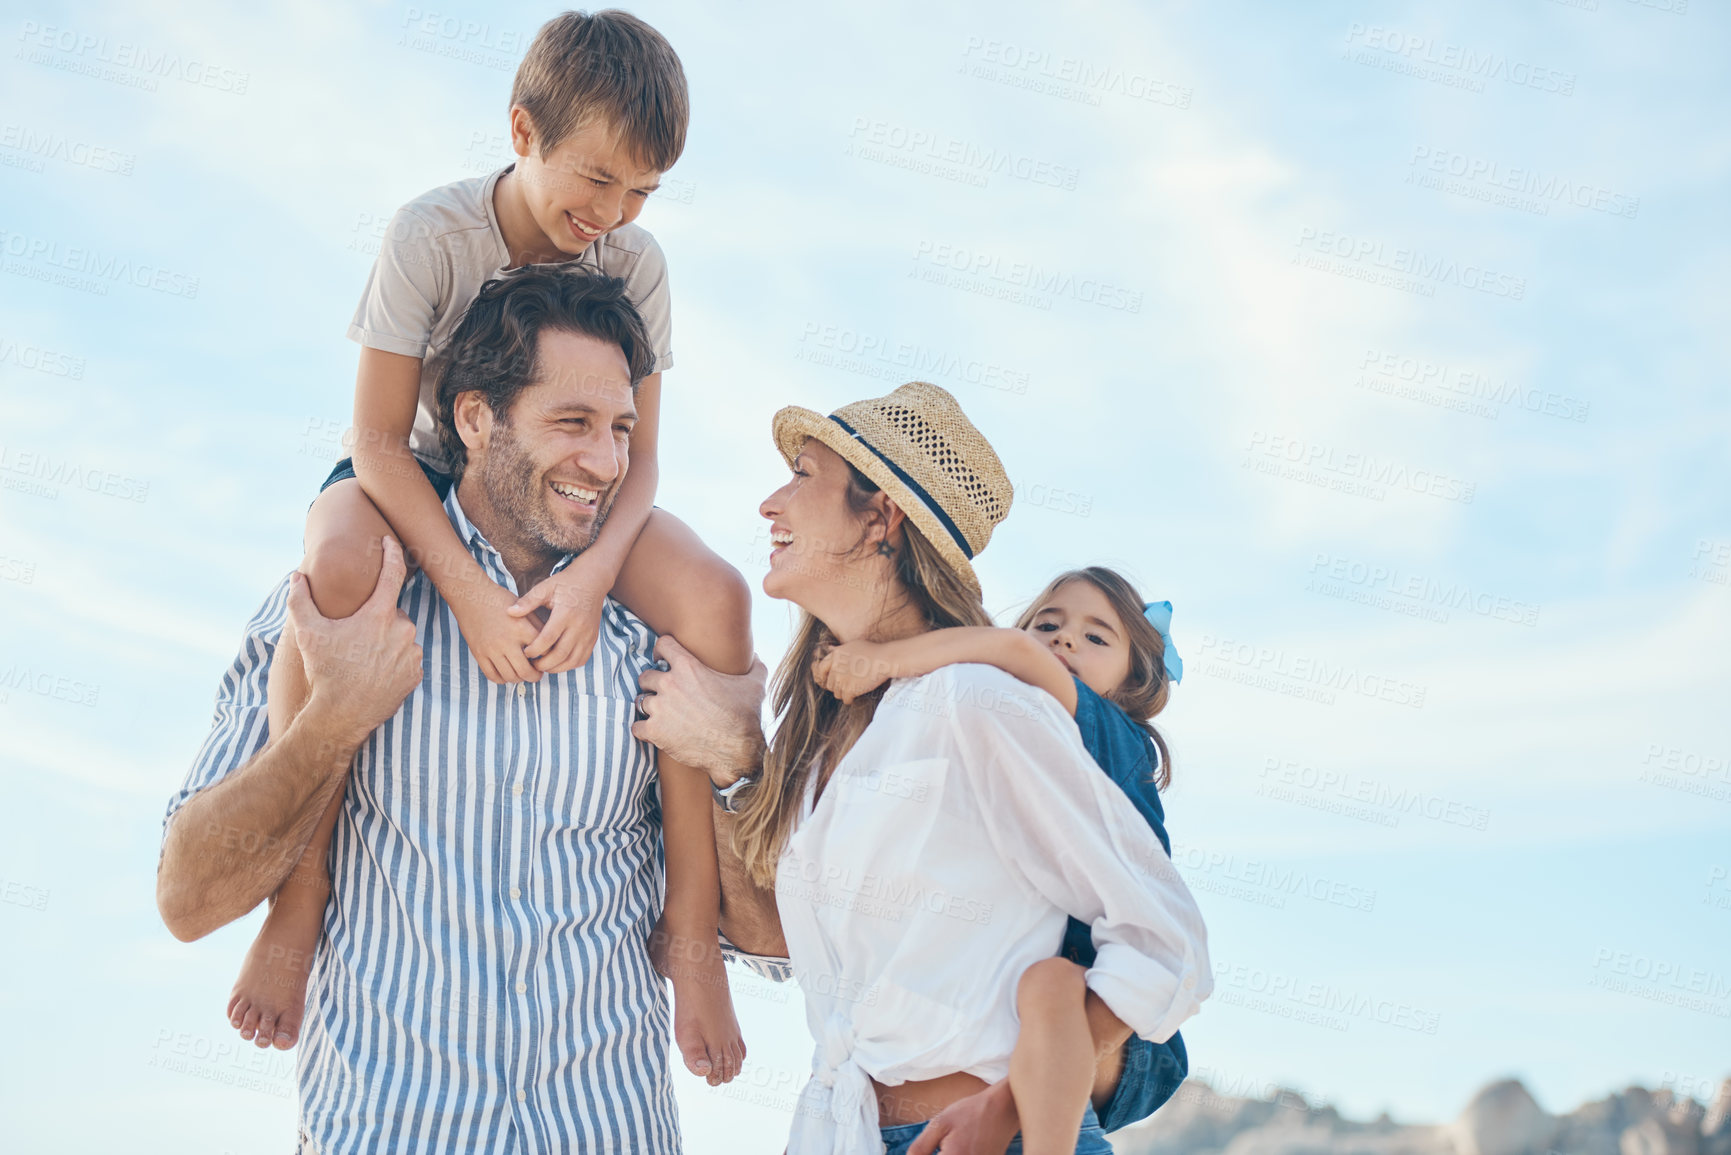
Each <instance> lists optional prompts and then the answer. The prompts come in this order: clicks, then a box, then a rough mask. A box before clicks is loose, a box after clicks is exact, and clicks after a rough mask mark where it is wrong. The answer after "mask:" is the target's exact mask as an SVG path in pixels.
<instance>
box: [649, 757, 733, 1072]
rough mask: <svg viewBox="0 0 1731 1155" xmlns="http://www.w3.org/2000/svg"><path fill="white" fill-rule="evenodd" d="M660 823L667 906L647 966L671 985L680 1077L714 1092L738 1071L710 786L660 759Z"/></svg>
mask: <svg viewBox="0 0 1731 1155" xmlns="http://www.w3.org/2000/svg"><path fill="white" fill-rule="evenodd" d="M658 771H659V774H660V777H661V821H662V827H663V838H664V840H665V842H666V845H667V902H666V908H665V910H664V911H663V912H662V916H661V921H660V922H659V923H658V924H657V925H656V927H655V929H654V931H652V932H651V934H650V950H649V953H650V958H651V959H652V960H653V961H654V963H655V967H656V969H657V970H659V971H660V972H661V973H662V974H664V975H666V976H667V977H668V978H669V979H671V980H672V982H673V1041H674V1043H675V1044H676V1045H677V1046H678V1047H679V1053H680V1055H681V1056H683V1058H684V1059H685V1066H686V1069H687V1070H689V1071H690V1072H691V1073H692V1074H694V1075H701V1076H703V1077H704V1078H705V1079H707V1080H708V1081H709V1085H710V1086H712V1087H714V1086H718V1085H720V1084H722V1083H726V1082H730V1081H731V1080H732V1079H733V1077H734V1076H735V1075H737V1074H738V1073H739V1071H740V1068H741V1067H742V1066H743V1065H744V1063H745V1040H744V1038H743V1037H742V1036H741V1035H740V1033H739V1020H738V1019H737V1018H735V1017H734V1013H733V997H732V993H731V992H730V990H729V989H728V984H727V966H726V964H725V963H724V962H722V959H721V945H720V943H719V941H718V940H717V938H716V924H717V923H718V922H719V921H720V919H721V872H720V867H719V865H718V864H717V862H716V857H715V827H714V825H713V823H712V822H711V819H710V814H709V812H710V809H711V807H712V806H713V805H714V804H713V803H712V802H711V801H710V799H709V778H708V776H707V775H706V774H704V773H703V772H702V771H701V770H693V769H691V768H690V767H688V766H682V765H680V764H679V763H677V762H674V761H673V760H672V759H670V758H668V757H666V756H665V755H662V756H661V757H660V758H659V760H658Z"/></svg>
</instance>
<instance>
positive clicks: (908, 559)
mask: <svg viewBox="0 0 1731 1155" xmlns="http://www.w3.org/2000/svg"><path fill="white" fill-rule="evenodd" d="M848 475H849V476H848V487H847V491H846V492H847V504H848V509H849V510H850V511H851V512H852V513H853V514H854V515H855V516H856V517H862V518H863V515H864V514H865V512H866V511H867V509H868V508H870V502H871V499H872V496H873V495H874V494H876V493H877V492H879V490H878V486H877V485H876V484H875V483H874V482H873V481H872V480H871V479H870V478H868V477H867V476H866V475H865V474H863V473H861V472H860V471H859V470H857V469H855V468H854V467H853V466H852V465H849V466H848ZM902 534H903V544H902V547H901V548H900V549H897V550H896V551H895V579H896V580H895V583H894V584H895V586H896V587H897V588H896V589H894V590H891V591H890V593H889V595H888V596H889V597H891V598H895V597H898V596H899V597H900V598H902V599H905V601H904V602H896V603H892V602H887V601H886V604H884V605H883V606H880V607H879V617H880V619H881V618H883V617H886V616H888V614H889V613H890V612H892V611H893V610H896V609H898V608H900V605H902V604H907V603H912V604H913V605H914V606H917V607H918V608H919V610H920V614H921V616H922V617H923V618H924V620H925V625H926V628H927V629H933V630H936V629H942V628H944V627H946V626H989V625H991V624H992V619H991V617H990V616H989V615H988V614H987V613H986V610H985V607H984V606H982V605H981V604H980V599H979V597H978V595H976V594H974V593H972V592H971V591H970V590H969V589H968V587H967V586H966V585H964V584H963V583H962V579H961V577H960V576H959V575H958V574H957V573H956V571H955V570H953V569H951V568H950V566H949V563H947V562H945V561H944V559H943V555H942V554H940V553H938V551H937V550H936V549H935V548H934V547H933V546H932V544H931V542H929V541H927V540H926V538H925V537H924V535H922V534H921V533H920V531H919V530H918V529H917V528H915V526H914V524H913V522H911V521H907V520H905V519H904V520H903V522H902ZM864 544H865V534H864V532H863V531H862V532H861V535H860V540H859V541H858V542H856V543H854V545H853V547H852V548H851V549H848V550H845V551H842V553H841V554H840V556H841V557H852V556H856V555H857V553H858V551H859V550H860V549H861V548H862V547H863V546H864ZM812 560H815V559H812ZM836 640H837V639H836V637H835V635H834V634H832V633H830V631H829V627H827V626H825V625H824V624H823V623H822V622H820V621H818V619H817V618H815V617H813V616H812V615H811V614H810V613H809V612H807V611H805V610H801V611H800V622H799V628H798V629H797V630H795V631H794V636H793V642H792V644H791V645H789V646H788V649H787V655H786V656H785V657H783V658H782V660H781V665H780V666H778V667H777V668H776V671H775V680H774V681H773V682H772V683H771V684H770V695H771V701H773V702H774V704H775V716H776V727H775V737H774V738H773V739H771V740H770V743H769V751H768V753H766V754H765V755H764V759H763V776H762V777H761V778H759V779H758V781H757V783H756V784H755V785H753V786H752V787H751V788H750V790H749V794H750V797H749V798H748V799H747V800H746V801H745V802H744V804H743V806H742V807H741V809H740V814H739V817H738V819H737V820H736V822H735V824H734V827H733V847H734V850H735V851H736V852H737V853H738V854H739V856H740V858H741V860H743V861H744V863H745V866H746V869H747V870H748V871H750V873H751V876H752V878H753V880H755V881H756V882H757V884H758V885H759V886H763V887H773V886H774V885H775V865H776V861H777V860H778V859H779V858H780V857H781V850H782V847H783V846H785V845H786V843H787V837H788V835H789V834H790V833H791V832H792V830H793V828H794V826H796V825H797V824H798V822H799V812H800V808H801V806H802V805H803V802H804V795H805V787H806V782H807V781H809V779H810V776H811V775H812V774H813V773H816V774H819V775H822V777H820V778H819V780H818V785H819V788H820V789H821V787H822V785H823V782H824V781H825V780H826V779H827V777H828V775H829V773H830V772H831V771H832V770H834V768H835V767H836V765H837V764H838V763H839V762H840V761H841V760H842V758H843V757H844V756H845V755H846V754H847V752H848V750H849V749H851V748H852V747H853V744H854V743H855V742H856V741H858V739H859V736H860V735H861V734H862V733H864V732H865V728H866V727H867V726H868V725H870V724H871V720H872V716H873V715H874V714H875V713H876V712H877V705H878V701H879V700H880V699H881V698H882V697H883V694H884V690H885V688H886V687H884V686H879V687H878V688H877V689H876V690H874V691H872V692H871V693H869V694H865V695H862V696H861V697H858V698H855V699H854V701H853V702H852V704H850V705H845V706H844V705H843V704H842V703H841V701H840V700H839V699H837V698H836V697H834V696H833V695H831V694H830V693H829V691H827V690H825V689H824V688H823V687H822V686H819V685H818V684H817V682H816V681H815V680H814V679H813V678H812V676H811V664H812V659H814V658H815V657H816V656H817V654H818V651H819V649H820V647H822V646H823V645H824V644H825V643H834V642H835V641H836Z"/></svg>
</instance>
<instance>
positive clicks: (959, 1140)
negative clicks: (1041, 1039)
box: [908, 1079, 1021, 1155]
mask: <svg viewBox="0 0 1731 1155" xmlns="http://www.w3.org/2000/svg"><path fill="white" fill-rule="evenodd" d="M1020 1127H1021V1121H1020V1120H1019V1119H1018V1118H1017V1116H1016V1101H1015V1099H1014V1098H1012V1097H1011V1096H1010V1081H1009V1080H1008V1079H1000V1080H999V1081H998V1082H996V1083H993V1084H992V1085H991V1086H990V1087H987V1088H986V1089H985V1090H984V1091H978V1092H976V1093H974V1094H972V1095H969V1096H968V1097H967V1098H966V1099H957V1100H956V1101H955V1102H954V1103H951V1104H950V1105H949V1106H948V1107H945V1108H944V1109H943V1110H942V1111H939V1112H938V1113H937V1115H935V1116H934V1117H933V1118H932V1121H931V1122H930V1123H927V1124H926V1129H925V1130H924V1131H921V1132H920V1133H919V1134H918V1135H916V1136H915V1137H914V1141H913V1145H912V1146H910V1147H909V1148H908V1155H936V1153H938V1152H942V1155H1004V1152H1005V1151H1006V1150H1007V1149H1008V1148H1009V1146H1010V1140H1012V1139H1014V1138H1015V1137H1016V1132H1017V1130H1018V1129H1020Z"/></svg>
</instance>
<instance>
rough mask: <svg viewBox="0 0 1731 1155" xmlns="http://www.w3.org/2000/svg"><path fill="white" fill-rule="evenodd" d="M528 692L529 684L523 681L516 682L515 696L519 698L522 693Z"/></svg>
mask: <svg viewBox="0 0 1731 1155" xmlns="http://www.w3.org/2000/svg"><path fill="white" fill-rule="evenodd" d="M528 692H529V686H528V684H527V683H525V682H518V683H517V696H518V697H519V698H521V697H522V696H523V695H524V694H527V693H528Z"/></svg>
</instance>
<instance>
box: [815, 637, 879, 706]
mask: <svg viewBox="0 0 1731 1155" xmlns="http://www.w3.org/2000/svg"><path fill="white" fill-rule="evenodd" d="M891 654H892V651H891V650H890V647H889V646H888V645H886V644H885V643H882V642H867V641H854V642H845V643H843V644H842V645H839V646H838V645H836V644H835V643H833V642H825V643H823V644H822V645H820V646H819V647H818V649H817V656H816V657H815V658H813V659H812V663H811V677H812V680H813V681H815V682H816V683H817V684H818V685H820V686H822V687H823V688H824V689H826V690H828V691H829V692H830V693H832V694H834V695H835V696H836V697H837V698H839V699H841V701H842V703H843V704H844V705H845V704H846V703H849V702H852V701H853V700H854V699H855V698H858V697H859V696H861V695H862V694H869V693H871V692H872V691H873V690H875V689H877V688H878V687H879V686H881V685H883V684H884V683H885V682H887V681H889V680H890V679H891V678H893V677H895V676H896V671H895V665H894V663H893V662H892V661H891Z"/></svg>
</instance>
